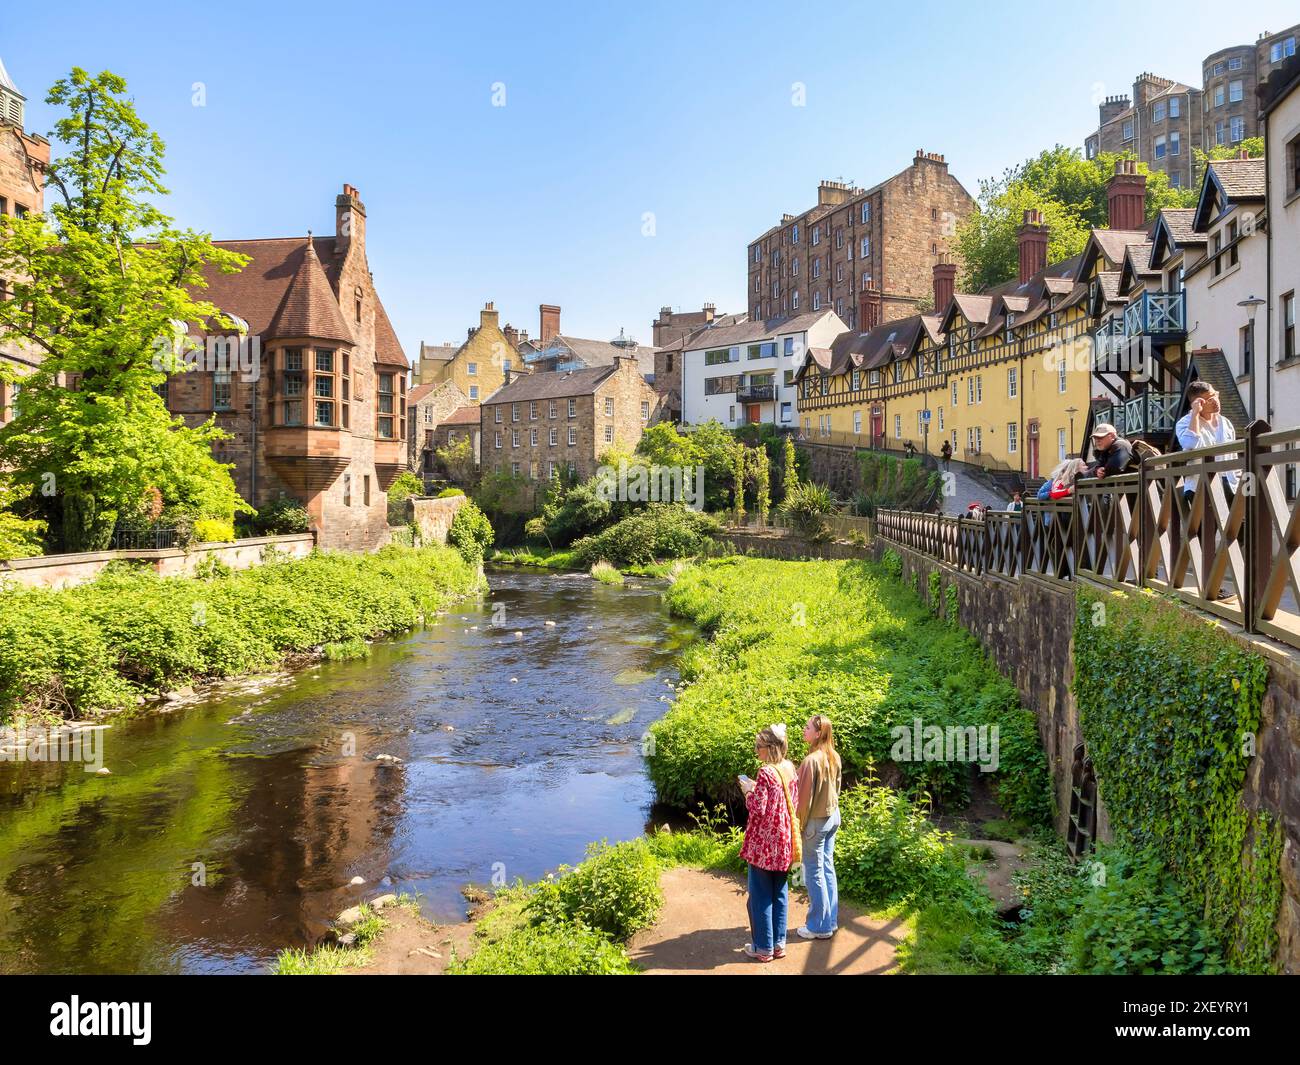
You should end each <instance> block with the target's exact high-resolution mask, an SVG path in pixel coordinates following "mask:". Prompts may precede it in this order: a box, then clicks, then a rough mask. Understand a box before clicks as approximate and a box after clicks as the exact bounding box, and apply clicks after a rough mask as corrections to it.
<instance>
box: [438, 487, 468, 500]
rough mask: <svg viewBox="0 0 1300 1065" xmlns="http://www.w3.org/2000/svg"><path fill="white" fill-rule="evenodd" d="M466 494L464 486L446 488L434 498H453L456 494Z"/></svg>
mask: <svg viewBox="0 0 1300 1065" xmlns="http://www.w3.org/2000/svg"><path fill="white" fill-rule="evenodd" d="M464 494H465V489H463V488H444V489H443V490H442V491H441V492H439V493H438V494H437V495H436V496H434V497H433V498H434V499H451V498H453V497H454V496H463V495H464Z"/></svg>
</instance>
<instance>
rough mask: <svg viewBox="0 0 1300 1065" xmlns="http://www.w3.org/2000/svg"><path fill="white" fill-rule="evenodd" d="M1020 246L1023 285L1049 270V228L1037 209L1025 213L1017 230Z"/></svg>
mask: <svg viewBox="0 0 1300 1065" xmlns="http://www.w3.org/2000/svg"><path fill="white" fill-rule="evenodd" d="M1016 239H1017V241H1018V242H1019V245H1020V283H1021V284H1022V285H1023V284H1024V283H1025V282H1026V281H1028V280H1029V279H1030V278H1031V277H1033V276H1034V275H1035V274H1036V273H1038V272H1039V271H1040V270H1045V269H1047V226H1045V225H1044V224H1043V213H1042V212H1041V211H1040V210H1038V208H1037V207H1031V208H1030V209H1029V210H1027V211H1026V212H1025V217H1024V221H1023V222H1022V223H1021V224H1020V227H1019V228H1018V229H1017V230H1016Z"/></svg>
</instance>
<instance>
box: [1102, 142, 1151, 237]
mask: <svg viewBox="0 0 1300 1065" xmlns="http://www.w3.org/2000/svg"><path fill="white" fill-rule="evenodd" d="M1146 187H1147V179H1146V175H1145V174H1140V173H1138V169H1137V164H1136V163H1134V162H1133V160H1132V159H1120V160H1117V161H1116V163H1115V174H1114V176H1113V177H1111V179H1110V181H1109V182H1107V184H1106V203H1107V207H1108V211H1109V217H1110V228H1111V229H1127V230H1138V229H1143V228H1145V226H1146Z"/></svg>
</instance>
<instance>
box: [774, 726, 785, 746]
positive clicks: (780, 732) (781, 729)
mask: <svg viewBox="0 0 1300 1065" xmlns="http://www.w3.org/2000/svg"><path fill="white" fill-rule="evenodd" d="M771 728H772V731H773V732H774V733H775V734H776V736H777V737H778V738H779V739H780V740H781V742H782V743H785V742H786V738H785V723H784V722H780V723H778V724H775V725H772V726H771Z"/></svg>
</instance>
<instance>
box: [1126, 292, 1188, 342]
mask: <svg viewBox="0 0 1300 1065" xmlns="http://www.w3.org/2000/svg"><path fill="white" fill-rule="evenodd" d="M1124 332H1125V333H1127V334H1128V335H1129V336H1130V337H1138V336H1149V337H1176V336H1186V335H1187V293H1185V292H1144V293H1142V295H1140V296H1139V297H1138V298H1137V299H1135V300H1134V301H1133V302H1132V303H1130V304H1129V305H1128V306H1127V307H1125V308H1124Z"/></svg>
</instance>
